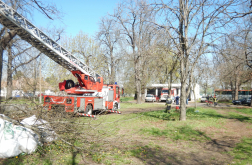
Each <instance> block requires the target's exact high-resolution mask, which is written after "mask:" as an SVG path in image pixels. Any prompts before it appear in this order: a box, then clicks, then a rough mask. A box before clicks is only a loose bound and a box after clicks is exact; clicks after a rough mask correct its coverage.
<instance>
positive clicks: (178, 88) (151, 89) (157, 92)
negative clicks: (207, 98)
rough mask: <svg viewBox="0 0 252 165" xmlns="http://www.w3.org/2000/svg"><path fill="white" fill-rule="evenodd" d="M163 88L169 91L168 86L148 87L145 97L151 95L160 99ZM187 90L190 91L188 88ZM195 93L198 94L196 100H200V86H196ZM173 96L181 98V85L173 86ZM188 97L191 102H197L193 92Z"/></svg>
mask: <svg viewBox="0 0 252 165" xmlns="http://www.w3.org/2000/svg"><path fill="white" fill-rule="evenodd" d="M163 88H166V90H167V89H168V84H151V85H147V89H146V90H145V95H146V94H149V93H150V94H154V95H156V96H159V97H160V96H161V94H162V89H163ZM187 89H188V87H187ZM194 91H195V93H196V100H198V99H199V98H200V86H199V85H198V84H196V86H195V89H194ZM171 95H172V96H176V95H178V96H180V95H181V84H171ZM188 97H189V99H190V100H195V98H194V94H193V91H190V93H189V96H188ZM160 98H161V97H160Z"/></svg>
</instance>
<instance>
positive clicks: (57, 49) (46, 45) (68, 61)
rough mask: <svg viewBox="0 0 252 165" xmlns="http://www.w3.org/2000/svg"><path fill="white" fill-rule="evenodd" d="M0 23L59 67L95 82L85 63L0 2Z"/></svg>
mask: <svg viewBox="0 0 252 165" xmlns="http://www.w3.org/2000/svg"><path fill="white" fill-rule="evenodd" d="M0 23H1V24H2V25H4V26H5V27H7V28H8V29H10V30H15V31H16V32H17V35H19V36H20V37H21V38H22V39H23V40H25V41H27V42H28V43H30V44H31V45H32V46H34V47H36V48H37V49H38V50H39V51H41V52H42V53H44V54H45V55H47V56H48V57H49V58H51V59H52V60H54V61H55V62H56V63H58V64H59V65H61V66H63V67H64V68H66V69H67V70H69V71H72V70H80V71H81V72H83V73H84V74H87V75H90V76H92V77H93V78H94V79H95V80H96V78H97V76H99V75H96V73H95V72H94V71H93V70H92V69H91V68H89V67H88V66H87V65H86V64H85V63H83V62H81V61H79V60H78V59H77V58H76V57H74V56H73V55H72V54H71V53H70V52H68V51H67V50H66V49H65V48H63V47H62V46H60V45H59V44H58V43H56V42H55V41H54V40H52V39H51V38H50V37H48V36H47V35H46V34H45V33H43V32H42V31H41V30H39V29H38V28H37V27H35V26H34V25H33V24H32V23H31V22H29V21H28V20H27V19H26V18H25V17H23V16H22V15H20V14H19V13H17V12H16V11H15V10H14V9H13V8H11V7H9V6H8V5H6V4H5V3H3V2H2V1H1V0H0Z"/></svg>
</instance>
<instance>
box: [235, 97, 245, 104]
mask: <svg viewBox="0 0 252 165" xmlns="http://www.w3.org/2000/svg"><path fill="white" fill-rule="evenodd" d="M246 101H247V99H246V98H242V99H239V100H233V101H232V103H233V104H234V105H242V104H245V103H246Z"/></svg>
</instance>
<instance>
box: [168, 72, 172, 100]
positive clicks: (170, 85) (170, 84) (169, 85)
mask: <svg viewBox="0 0 252 165" xmlns="http://www.w3.org/2000/svg"><path fill="white" fill-rule="evenodd" d="M168 88H169V92H168V94H169V96H170V97H171V88H172V72H170V81H169V84H168Z"/></svg>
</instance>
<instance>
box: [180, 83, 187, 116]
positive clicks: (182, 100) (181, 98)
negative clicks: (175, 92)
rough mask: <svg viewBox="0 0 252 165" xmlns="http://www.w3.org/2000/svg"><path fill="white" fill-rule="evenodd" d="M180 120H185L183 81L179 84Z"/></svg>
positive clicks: (184, 89) (184, 87) (184, 86)
mask: <svg viewBox="0 0 252 165" xmlns="http://www.w3.org/2000/svg"><path fill="white" fill-rule="evenodd" d="M180 120H181V121H185V120H186V83H185V82H183V81H182V82H181V96H180Z"/></svg>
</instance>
